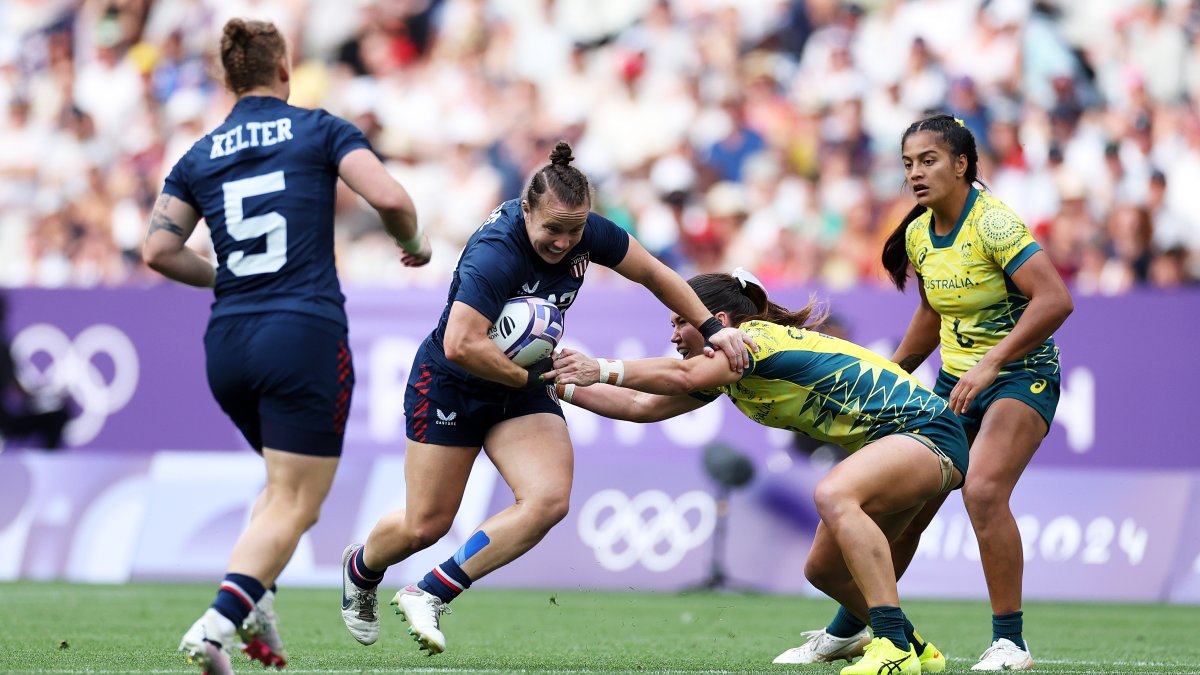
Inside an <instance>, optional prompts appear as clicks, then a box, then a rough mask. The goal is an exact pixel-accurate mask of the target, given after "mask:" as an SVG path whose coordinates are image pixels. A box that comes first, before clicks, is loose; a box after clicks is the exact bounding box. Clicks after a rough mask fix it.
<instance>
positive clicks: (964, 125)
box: [954, 117, 967, 129]
mask: <svg viewBox="0 0 1200 675" xmlns="http://www.w3.org/2000/svg"><path fill="white" fill-rule="evenodd" d="M954 121H955V122H958V126H960V127H962V128H964V129H966V128H967V123H966V122H964V121H962V120H961V119H959V118H957V117H955V118H954Z"/></svg>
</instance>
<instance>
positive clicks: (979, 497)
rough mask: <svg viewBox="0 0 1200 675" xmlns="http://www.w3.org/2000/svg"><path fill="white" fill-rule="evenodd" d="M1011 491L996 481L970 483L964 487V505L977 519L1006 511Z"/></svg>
mask: <svg viewBox="0 0 1200 675" xmlns="http://www.w3.org/2000/svg"><path fill="white" fill-rule="evenodd" d="M1009 494H1011V490H1010V489H1008V488H1007V487H1005V486H1003V485H1001V484H999V483H997V482H995V481H974V482H972V481H968V482H967V484H966V485H964V486H963V495H962V498H963V505H964V506H966V507H967V511H968V512H969V513H971V514H972V515H973V516H975V517H979V516H984V517H986V516H987V515H989V514H993V513H997V509H1006V508H1007V506H1008V497H1009Z"/></svg>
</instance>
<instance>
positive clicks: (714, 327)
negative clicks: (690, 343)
mask: <svg viewBox="0 0 1200 675" xmlns="http://www.w3.org/2000/svg"><path fill="white" fill-rule="evenodd" d="M724 328H725V326H724V325H723V324H722V323H721V322H720V321H719V320H718V319H717V317H715V316H710V317H709V318H708V320H707V321H705V322H704V323H702V324H700V329H699V330H700V335H702V336H704V341H705V342H708V341H709V340H710V339H712V336H714V335H716V334H717V333H720V332H721V330H722V329H724Z"/></svg>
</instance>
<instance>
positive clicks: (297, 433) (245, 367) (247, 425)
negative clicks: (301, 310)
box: [204, 313, 354, 457]
mask: <svg viewBox="0 0 1200 675" xmlns="http://www.w3.org/2000/svg"><path fill="white" fill-rule="evenodd" d="M204 351H205V354H206V355H207V368H208V386H209V388H211V389H212V393H213V396H214V397H215V398H216V399H217V403H219V404H220V405H221V409H222V410H224V411H225V414H226V415H229V418H230V419H231V420H233V423H234V424H236V425H237V428H238V429H239V430H240V431H241V432H242V435H243V436H245V437H246V440H247V441H249V443H250V445H251V446H252V447H253V448H254V449H255V450H256V451H258V452H262V449H263V448H264V447H266V448H271V449H272V450H283V451H286V452H295V453H299V454H302V455H318V456H322V457H338V456H340V455H341V454H342V439H343V437H344V436H345V431H346V417H347V416H348V415H349V414H350V396H351V392H352V391H353V389H354V363H353V360H352V358H351V356H350V345H349V341H348V339H347V335H346V329H345V328H343V327H342V326H339V325H338V324H336V323H334V322H332V321H328V320H325V319H320V318H317V317H310V316H306V315H303V314H292V313H271V314H246V315H239V316H225V317H221V318H218V319H215V320H213V321H211V322H209V325H208V331H207V332H206V333H205V334H204Z"/></svg>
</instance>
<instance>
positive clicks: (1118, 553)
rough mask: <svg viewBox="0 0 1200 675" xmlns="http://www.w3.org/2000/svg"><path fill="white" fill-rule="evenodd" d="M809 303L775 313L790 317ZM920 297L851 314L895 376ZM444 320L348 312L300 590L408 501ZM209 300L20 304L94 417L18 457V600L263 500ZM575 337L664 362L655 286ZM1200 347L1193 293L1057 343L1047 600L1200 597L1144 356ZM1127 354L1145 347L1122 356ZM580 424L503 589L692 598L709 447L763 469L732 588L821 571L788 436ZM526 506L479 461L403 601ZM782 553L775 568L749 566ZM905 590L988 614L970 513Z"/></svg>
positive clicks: (1193, 471) (363, 295) (631, 293)
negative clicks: (489, 518)
mask: <svg viewBox="0 0 1200 675" xmlns="http://www.w3.org/2000/svg"><path fill="white" fill-rule="evenodd" d="M806 297H807V296H806V294H805V293H803V292H791V293H779V294H777V297H776V298H775V299H776V300H777V301H780V302H783V303H784V304H788V305H793V306H794V305H799V304H800V303H802V302H803V301H804V300H805V298H806ZM914 298H915V296H911V295H909V296H902V295H898V294H895V293H884V292H877V293H855V294H849V295H837V296H834V298H833V308H834V311H835V312H836V314H837V315H838V316H839V317H840V318H841V319H842V320H843V321H844V322H845V323H846V324H847V325H848V327H849V330H850V332H851V335H852V337H853V339H855V340H856V341H858V342H861V343H863V344H866V345H868V346H871V347H872V348H875V349H877V350H878V351H881V352H883V353H888V354H890V350H891V348H892V347H893V346H894V344H895V342H896V341H897V340H898V338H899V336H900V335H901V334H902V332H903V330H904V327H905V325H906V322H907V320H908V317H909V316H910V315H911V313H912V309H913V306H914V302H915V299H914ZM443 299H444V297H443V294H442V293H441V292H437V293H430V292H425V293H416V292H407V293H405V292H400V293H396V292H375V291H372V292H361V291H360V292H357V293H352V294H351V295H350V304H349V309H350V314H351V345H352V348H353V350H354V353H355V363H356V368H357V372H358V382H359V385H358V388H357V390H356V392H355V399H354V406H353V413H352V415H351V418H350V423H349V426H348V439H347V450H346V455H345V459H344V461H343V464H342V467H341V469H340V470H339V474H338V478H337V480H336V482H335V485H334V489H333V494H332V495H331V496H330V499H329V500H328V501H327V505H326V509H325V511H324V514H323V518H322V520H321V522H320V523H319V524H318V525H317V526H316V528H314V530H313V531H312V532H310V533H309V535H307V536H306V537H305V541H304V543H303V544H302V545H301V547H300V550H299V551H298V553H297V556H296V558H295V560H294V561H293V564H292V566H291V567H290V568H289V570H288V572H287V576H286V577H285V582H287V583H304V584H336V583H337V580H338V578H339V577H338V574H337V569H336V567H337V563H338V556H339V554H340V551H341V549H342V547H343V546H344V545H345V543H346V542H347V541H349V540H351V539H352V538H361V537H362V536H364V535H365V534H366V532H367V531H368V530H369V528H370V526H371V525H372V524H373V523H374V522H375V520H376V519H377V518H378V517H379V516H380V515H381V514H382V513H384V512H386V511H387V510H389V509H391V508H395V507H396V506H397V505H399V504H402V503H403V457H402V452H401V450H402V447H403V413H402V411H403V393H404V384H405V382H406V380H407V375H408V368H409V365H410V360H411V357H412V354H413V352H414V350H415V348H416V346H417V344H418V343H419V341H420V340H421V339H422V337H423V336H424V334H425V332H426V331H427V330H428V329H429V328H430V327H432V325H433V323H434V321H436V318H437V316H438V314H439V313H440V311H441V308H442V302H443ZM208 302H209V296H208V294H207V293H204V292H199V291H189V290H186V289H179V288H173V287H161V288H156V289H152V290H146V291H138V290H113V291H86V292H83V291H80V292H76V291H14V292H12V293H11V294H10V303H11V308H12V311H11V316H10V326H9V330H10V334H11V335H13V336H14V352H15V353H16V356H17V360H18V364H19V366H20V367H21V368H22V369H23V370H24V374H25V377H27V378H29V379H30V380H39V379H40V380H41V381H42V384H43V385H45V386H46V387H47V388H53V387H60V388H65V389H67V390H69V391H70V392H72V394H73V396H74V397H75V398H76V399H78V400H79V402H80V406H81V408H82V411H83V412H82V414H81V415H80V417H79V418H78V419H77V420H76V421H75V422H74V423H73V426H72V428H71V429H70V430H69V437H70V440H71V441H72V443H73V445H74V447H72V448H70V449H68V450H67V451H65V452H63V453H61V454H58V455H45V454H40V453H34V452H19V451H18V452H7V453H5V454H4V455H0V578H4V579H8V578H19V577H31V576H45V577H52V578H71V579H81V580H96V581H121V580H126V579H130V578H134V579H161V578H171V579H179V578H185V579H187V578H194V579H211V578H214V575H218V574H219V572H220V570H221V569H222V568H223V565H224V562H225V556H226V555H227V552H228V551H229V548H230V547H231V545H232V542H233V540H234V538H235V537H236V535H237V532H238V531H239V530H240V528H241V527H242V525H243V523H244V521H245V518H246V515H247V513H248V509H249V507H250V505H251V503H252V500H253V497H254V495H255V493H256V492H257V490H258V489H259V487H260V486H261V466H260V462H259V461H258V459H257V458H256V457H255V456H254V455H253V454H252V453H250V452H248V451H246V450H244V448H245V444H244V441H242V440H241V439H240V438H239V437H238V436H237V434H236V431H235V430H234V429H233V427H232V425H231V424H229V422H228V421H227V420H226V419H225V418H224V416H223V415H222V414H221V412H220V410H219V409H218V408H217V407H216V405H215V404H214V403H213V402H212V400H211V397H210V395H209V392H208V389H207V385H206V384H205V381H204V371H203V364H202V360H203V354H202V348H201V335H202V332H203V328H204V322H205V319H206V316H207V305H208ZM1110 317H1120V324H1119V327H1117V328H1110V325H1111V324H1113V323H1114V322H1113V321H1112V320H1111V319H1110ZM1102 324H1103V325H1102ZM566 327H567V342H568V344H570V345H571V346H574V347H577V348H583V349H584V350H585V351H588V352H589V353H592V354H595V355H600V356H617V357H623V358H631V357H637V356H645V355H659V354H666V353H671V350H670V349H669V347H670V345H669V343H668V342H667V339H668V337H669V325H668V321H667V313H666V310H664V309H663V308H662V307H660V306H658V305H657V303H656V302H655V301H653V300H652V299H651V298H650V297H649V295H648V294H647V293H645V292H644V291H641V290H622V291H607V290H605V289H603V288H595V289H593V292H592V293H587V294H584V295H583V296H582V297H581V299H580V300H579V301H578V302H577V303H576V306H575V307H574V308H572V310H571V313H570V315H569V316H568V317H567V326H566ZM1129 327H1134V330H1130V328H1129ZM1197 328H1200V294H1176V295H1167V294H1144V295H1134V296H1129V297H1123V298H1117V299H1093V298H1082V299H1080V300H1078V304H1077V309H1076V313H1075V315H1074V316H1073V317H1072V318H1071V320H1070V322H1069V323H1068V325H1067V327H1066V328H1064V330H1062V331H1060V333H1059V335H1058V341H1059V344H1060V346H1061V347H1062V350H1063V364H1064V394H1063V400H1062V404H1061V405H1060V407H1059V411H1058V417H1057V418H1056V420H1055V424H1054V425H1053V427H1052V429H1051V431H1050V434H1049V436H1048V437H1047V440H1046V443H1045V444H1044V445H1043V448H1042V450H1041V451H1040V452H1039V453H1038V455H1037V456H1036V457H1035V459H1034V464H1033V467H1032V468H1031V469H1030V471H1029V473H1028V474H1027V475H1026V477H1025V478H1024V479H1023V480H1022V482H1021V483H1020V485H1018V489H1017V492H1016V494H1015V495H1014V498H1013V504H1014V510H1015V511H1016V513H1017V515H1018V517H1019V519H1020V524H1021V528H1022V533H1023V535H1024V536H1025V537H1026V555H1027V558H1028V562H1027V579H1026V588H1027V590H1028V595H1029V596H1030V597H1045V598H1052V597H1053V598H1078V599H1139V600H1166V599H1170V600H1173V601H1178V602H1197V601H1200V563H1198V562H1197V561H1198V560H1200V543H1197V542H1200V456H1198V455H1197V453H1196V452H1195V450H1194V447H1195V446H1194V444H1193V443H1192V442H1191V441H1190V439H1189V438H1188V436H1185V434H1184V433H1183V423H1184V422H1183V420H1185V419H1187V416H1188V414H1189V413H1190V412H1191V410H1192V409H1193V408H1194V407H1195V403H1196V402H1197V396H1196V395H1195V394H1193V393H1192V392H1191V387H1190V383H1191V382H1194V381H1196V380H1197V378H1198V376H1200V360H1198V359H1194V358H1190V357H1187V358H1180V359H1178V360H1175V361H1171V362H1169V364H1167V365H1166V367H1164V366H1163V359H1162V358H1161V356H1160V357H1159V358H1158V359H1155V360H1154V361H1153V362H1149V360H1148V359H1142V358H1138V355H1139V354H1141V353H1146V354H1154V355H1166V354H1172V353H1176V350H1177V349H1178V348H1179V346H1182V345H1189V344H1190V343H1191V341H1192V339H1193V335H1194V334H1195V332H1196V329H1197ZM1118 330H1119V331H1120V333H1118V332H1117V331H1118ZM1110 334H1112V335H1114V336H1115V335H1118V334H1120V335H1123V336H1129V337H1126V338H1125V341H1126V342H1128V343H1129V347H1126V348H1121V347H1118V346H1117V345H1116V344H1115V343H1116V340H1114V339H1112V338H1109V337H1108V336H1109V335H1110ZM1135 350H1136V351H1135ZM1148 362H1149V363H1153V364H1154V365H1155V366H1157V367H1155V368H1149V367H1146V366H1144V365H1142V364H1143V363H1148ZM933 373H934V371H933V368H932V366H931V367H929V368H927V369H925V370H924V371H923V373H922V374H923V376H924V378H925V379H926V380H927V381H929V380H930V379H931V378H932V375H933ZM566 410H567V418H568V423H569V425H570V428H571V433H572V438H573V439H574V442H575V446H576V454H577V471H576V487H575V493H574V496H573V500H572V502H573V503H572V512H571V515H570V516H569V517H568V519H567V521H565V522H564V523H563V524H561V525H560V526H559V527H558V528H556V529H555V530H554V531H552V532H551V533H550V535H549V536H548V537H547V538H546V540H545V541H544V542H543V543H542V544H540V545H539V546H538V547H537V548H536V549H535V550H534V551H532V552H531V553H530V554H529V556H527V558H525V559H522V561H520V562H519V563H517V564H515V565H512V566H510V567H509V568H506V569H503V570H500V571H499V572H497V573H496V574H494V575H493V576H492V577H490V578H489V583H492V584H497V585H520V586H559V587H563V586H566V587H575V586H583V587H612V588H623V587H627V586H632V587H635V588H647V589H649V588H654V589H676V588H680V587H682V586H685V585H687V584H688V583H691V582H695V581H699V580H700V579H702V578H703V577H704V575H705V574H706V572H707V564H708V560H709V554H710V551H709V549H710V547H711V545H712V537H711V535H712V531H713V527H714V525H715V522H716V521H715V518H716V513H717V512H718V509H717V507H716V504H715V502H714V500H713V497H712V496H711V494H712V492H713V487H712V485H711V483H710V481H709V480H708V479H707V477H706V476H705V474H704V472H703V469H702V467H701V465H700V455H701V452H700V451H701V449H702V448H703V447H705V446H706V445H707V444H709V443H711V442H714V441H724V442H726V443H728V444H730V445H733V446H735V447H738V448H740V449H742V450H743V451H745V452H746V453H747V454H748V455H750V456H751V458H752V459H753V460H754V462H755V465H756V467H757V471H758V473H757V477H756V478H755V480H754V481H753V482H752V483H751V484H750V485H749V486H748V487H747V488H746V489H743V490H740V491H738V492H736V493H734V496H733V498H732V503H731V508H730V510H729V525H730V535H729V545H728V551H729V557H728V566H729V570H728V571H729V572H730V573H731V574H732V575H733V576H735V577H737V578H739V579H740V580H743V581H745V582H748V583H751V584H754V585H757V586H758V587H760V588H763V589H764V590H777V591H788V592H803V593H809V592H812V590H811V589H810V588H809V587H808V585H807V583H806V582H805V581H804V579H803V564H804V559H805V555H806V552H807V549H808V545H809V543H810V537H811V534H812V531H813V528H814V526H815V523H816V520H817V517H816V514H815V511H814V509H813V506H812V499H811V492H812V487H813V485H814V484H815V483H816V481H817V480H818V479H819V478H820V476H821V475H822V473H823V470H824V468H825V467H824V466H822V465H820V464H819V463H817V464H813V463H810V462H809V460H808V459H807V457H805V456H803V455H799V454H797V453H796V452H795V451H794V450H792V447H791V444H792V437H791V435H790V434H787V433H783V432H779V431H775V430H769V429H766V428H763V427H760V426H757V425H755V424H753V423H752V422H749V421H748V420H746V419H745V418H743V417H742V416H741V415H740V414H738V413H737V412H736V411H735V410H734V409H733V408H732V407H731V406H729V405H728V404H727V403H725V402H724V401H720V402H718V403H715V404H713V405H710V406H707V407H706V408H704V409H702V410H701V411H697V412H695V413H691V414H689V415H687V416H683V417H681V418H677V419H675V420H669V421H667V422H664V423H660V424H657V425H635V424H630V423H623V422H613V421H611V420H605V419H601V418H598V417H596V416H594V415H591V414H590V413H586V412H584V411H581V410H579V409H576V408H572V407H570V406H568V407H567V409H566ZM9 447H10V448H12V447H14V445H13V444H10V445H9ZM231 476H235V477H237V476H240V477H241V478H236V479H231ZM511 499H512V496H511V493H510V492H509V491H508V490H507V488H506V487H505V486H504V484H503V482H502V481H500V480H499V479H498V476H497V475H496V474H495V472H494V470H492V469H491V467H490V465H489V464H488V463H487V462H486V460H482V461H481V463H480V466H479V467H478V470H477V471H476V474H475V476H474V477H473V478H472V484H471V485H470V486H469V489H468V494H467V498H466V500H465V502H464V505H463V509H462V511H461V512H460V517H459V520H458V521H456V523H455V527H454V530H453V531H452V532H451V534H450V535H449V536H448V537H447V539H446V540H445V541H443V542H442V543H441V544H439V545H438V546H437V547H435V548H433V549H431V550H429V551H426V552H423V553H422V554H421V555H418V556H416V557H414V558H413V559H411V560H409V561H406V562H405V563H404V564H403V565H401V566H399V569H397V570H395V571H394V572H393V573H391V574H389V579H391V580H392V581H395V582H397V583H398V582H400V581H401V580H403V579H407V578H409V577H413V576H416V575H418V574H422V573H423V572H424V571H425V570H426V569H427V568H428V567H429V566H430V565H431V564H433V563H435V562H438V561H440V560H443V559H445V557H446V556H447V555H449V553H450V552H452V551H453V550H454V549H455V548H457V546H459V545H460V544H461V543H462V541H463V540H464V538H465V537H466V536H467V535H469V534H470V531H471V529H472V528H473V527H474V525H475V524H477V523H478V522H479V521H481V520H483V519H484V517H486V515H488V514H490V513H493V512H495V511H496V510H498V509H500V508H503V507H504V506H506V505H507V504H509V503H511ZM768 548H769V549H770V550H771V552H772V555H771V556H767V557H763V556H758V555H756V554H755V552H756V551H761V550H765V549H768ZM764 558H766V559H764ZM904 591H905V592H906V593H908V594H910V595H920V596H931V597H937V596H944V597H982V596H983V595H984V593H985V591H984V586H983V581H982V574H981V573H980V571H979V564H978V561H977V551H976V548H975V544H974V540H973V538H972V535H971V531H970V527H969V524H968V523H967V520H966V516H965V513H964V512H963V510H962V506H961V501H960V499H959V498H958V497H957V496H955V497H952V498H951V499H950V501H949V502H948V503H947V507H946V508H945V509H944V510H943V512H942V513H941V514H939V516H938V518H937V520H936V521H935V523H934V525H933V526H932V527H931V529H930V531H929V533H928V535H927V536H926V538H925V539H924V540H923V543H922V550H921V552H920V553H919V554H918V562H917V563H916V564H914V566H913V569H912V570H911V572H910V574H909V576H908V578H906V579H905V581H904Z"/></svg>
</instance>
